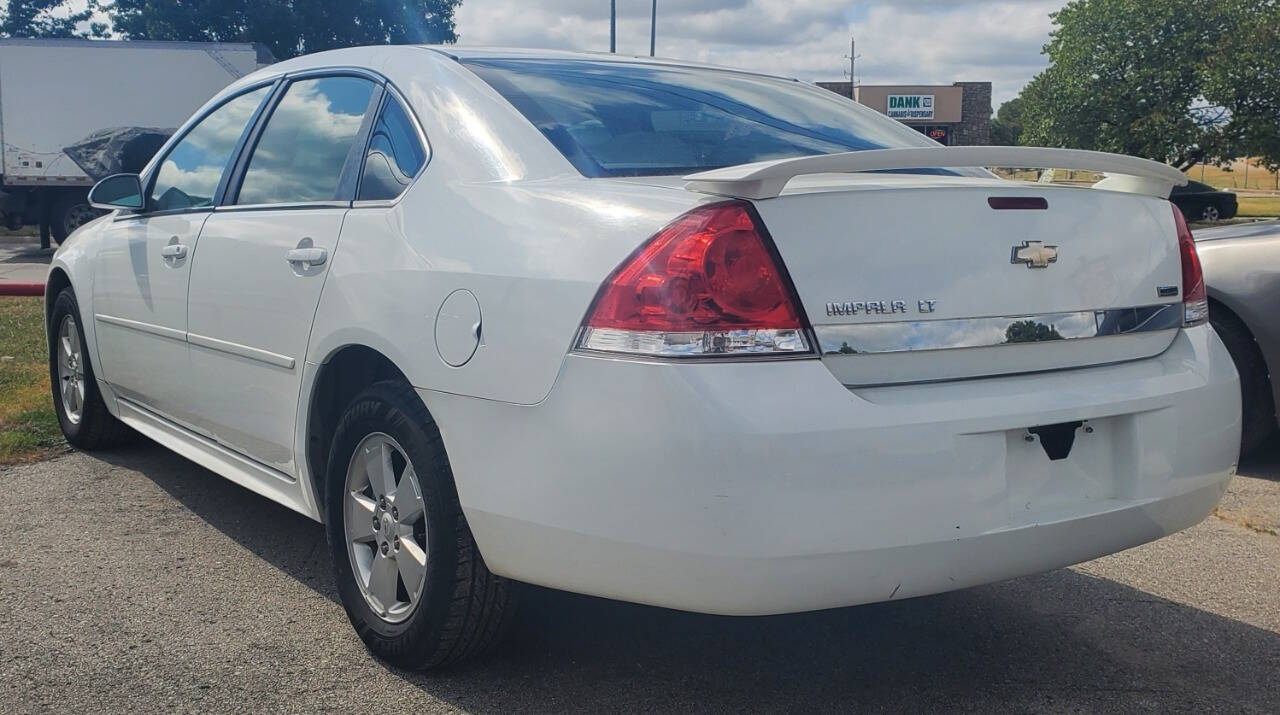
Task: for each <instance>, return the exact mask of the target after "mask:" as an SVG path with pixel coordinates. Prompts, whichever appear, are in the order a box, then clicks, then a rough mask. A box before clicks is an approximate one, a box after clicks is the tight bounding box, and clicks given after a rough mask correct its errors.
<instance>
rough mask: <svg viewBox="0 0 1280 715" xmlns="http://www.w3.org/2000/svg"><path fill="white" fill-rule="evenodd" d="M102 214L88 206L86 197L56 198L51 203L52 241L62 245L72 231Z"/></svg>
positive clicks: (71, 195)
mask: <svg viewBox="0 0 1280 715" xmlns="http://www.w3.org/2000/svg"><path fill="white" fill-rule="evenodd" d="M104 213H106V212H105V211H99V210H98V209H95V208H94V207H92V206H90V205H89V199H88V197H85V196H79V195H76V194H67V195H65V196H60V197H58V198H57V199H55V200H54V202H53V218H52V219H51V225H50V226H49V230H50V232H51V233H53V240H54V241H56V242H57V243H58V245H62V242H63V241H65V240H67V236H70V235H71V233H72V232H73V231H75V230H76V229H77V228H80V227H81V226H83V225H85V224H86V223H89V222H90V221H92V220H94V219H95V218H98V217H99V216H101V215H103V214H104Z"/></svg>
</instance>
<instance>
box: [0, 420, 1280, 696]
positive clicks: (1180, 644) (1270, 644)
mask: <svg viewBox="0 0 1280 715" xmlns="http://www.w3.org/2000/svg"><path fill="white" fill-rule="evenodd" d="M1241 471H1242V473H1243V474H1246V475H1249V476H1243V477H1240V478H1237V479H1236V480H1235V482H1234V484H1233V486H1232V490H1231V493H1230V494H1229V495H1228V497H1227V500H1226V501H1225V502H1224V505H1223V507H1222V509H1221V510H1220V516H1215V517H1210V518H1209V519H1208V520H1207V521H1205V522H1204V523H1203V524H1201V525H1199V526H1196V527H1194V528H1192V529H1190V530H1188V531H1186V532H1183V533H1181V534H1177V535H1175V536H1172V537H1169V538H1167V539H1164V540H1161V541H1158V542H1155V543H1153V544H1149V545H1147V546H1143V547H1139V548H1137V549H1133V550H1131V551H1128V552H1125V553H1122V554H1118V555H1115V556H1111V557H1107V558H1104V559H1100V560H1097V561H1093V562H1090V563H1088V564H1084V565H1082V566H1079V567H1076V568H1072V569H1064V570H1060V571H1055V572H1052V573H1048V574H1044V575H1040V576H1032V577H1028V578H1022V579H1017V580H1014V581H1009V582H1005V583H1000V584H995V585H991V586H984V587H980V588H973V589H968V590H965V591H959V592H955V593H950V594H943V595H940V596H931V597H926V598H918V599H913V600H906V601H901V602H893V603H886V604H876V605H871V606H862V607H857V608H846V609H839V610H833V611H824V612H819V613H809V614H801V615H794V616H781V617H767V618H726V617H711V616H700V615H693V614H688V613H680V612H675V611H668V610H663V609H658V608H650V607H644V606H635V605H629V604H623V603H617V602H612V601H606V600H602V599H595V598H589V597H584V596H576V595H571V594H565V593H558V592H553V591H548V590H543V589H534V588H529V589H527V591H526V592H525V593H524V600H523V606H522V610H521V614H520V617H519V618H518V620H517V624H516V626H515V627H514V629H513V631H512V633H511V635H510V637H509V639H508V641H507V642H506V644H505V645H504V646H503V647H502V648H501V650H500V651H499V652H498V653H497V654H496V655H495V656H493V657H491V658H490V659H488V660H486V661H483V662H476V663H470V664H466V665H464V666H461V667H457V668H454V669H452V670H449V671H446V672H443V673H438V674H429V675H422V674H417V673H406V672H401V671H397V670H394V669H391V668H389V667H387V666H385V665H383V664H382V663H380V662H379V661H377V660H375V659H374V658H372V657H371V656H370V655H369V654H368V653H367V652H366V651H365V650H364V648H363V647H362V645H361V643H360V641H359V640H358V639H357V638H356V636H355V634H354V633H353V632H352V630H351V628H350V626H349V625H348V623H347V621H346V617H345V615H344V614H343V611H342V608H341V607H340V606H339V605H338V603H337V602H336V601H335V592H334V588H333V581H332V577H331V575H330V566H329V557H328V551H327V548H326V546H325V544H324V534H323V532H322V530H321V527H320V526H319V525H318V524H315V523H313V522H311V521H309V520H307V519H306V518H304V517H302V516H299V515H296V514H294V513H293V512H290V511H289V510H287V509H285V508H283V507H280V506H276V505H275V504H273V503H271V502H268V501H267V500H266V499H263V498H261V497H258V496H256V495H254V494H251V493H250V492H248V491H245V490H244V489H241V488H240V487H237V486H235V485H233V484H231V483H230V482H227V481H225V480H223V479H221V478H219V477H217V476H215V475H213V474H212V473H210V472H208V471H206V470H204V469H201V468H199V467H197V466H195V465H194V464H192V463H190V462H188V461H186V460H184V459H182V458H181V457H178V456H176V455H173V454H171V453H169V452H167V451H165V450H163V449H161V448H159V447H156V446H154V445H150V444H142V445H138V446H134V447H130V448H128V449H125V450H121V451H117V452H112V453H108V454H103V455H100V456H94V457H91V456H87V455H83V454H68V455H65V456H61V457H59V458H56V459H53V460H50V461H45V462H39V463H35V464H28V465H20V466H16V467H10V468H0V712H5V713H8V712H59V713H62V712H94V713H99V712H111V713H114V712H132V713H138V712H145V713H154V712H165V713H168V712H223V711H226V712H254V713H258V712H307V713H312V712H321V711H342V712H355V713H374V714H378V713H389V712H417V713H429V712H443V711H469V712H478V713H495V712H512V711H521V712H623V711H625V712H635V711H658V712H673V711H674V712H693V711H696V712H704V711H713V712H740V711H784V710H785V711H800V712H828V711H845V712H847V711H855V710H876V711H911V712H922V711H940V710H945V711H979V712H995V711H999V712H1008V711H1055V712H1057V711H1084V712H1107V711H1125V712H1131V711H1153V712H1170V711H1196V712H1203V711H1230V712H1259V713H1264V712H1270V713H1275V712H1280V536H1277V535H1276V534H1277V533H1280V449H1277V450H1275V451H1273V452H1272V453H1271V454H1269V455H1267V456H1265V457H1264V458H1262V459H1260V460H1255V461H1254V462H1252V463H1246V464H1245V465H1243V466H1242V468H1241Z"/></svg>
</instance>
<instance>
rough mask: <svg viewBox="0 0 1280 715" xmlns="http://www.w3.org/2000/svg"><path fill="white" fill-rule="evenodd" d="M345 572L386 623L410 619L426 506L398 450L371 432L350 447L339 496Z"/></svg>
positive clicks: (421, 578)
mask: <svg viewBox="0 0 1280 715" xmlns="http://www.w3.org/2000/svg"><path fill="white" fill-rule="evenodd" d="M343 494H344V504H343V529H344V532H345V533H346V537H347V538H346V541H347V554H348V556H349V557H350V559H351V570H352V572H353V573H354V574H355V579H356V584H357V585H358V586H359V587H360V593H361V595H363V596H364V599H365V602H366V603H367V604H368V605H369V608H371V609H372V610H373V612H374V613H376V614H378V616H379V617H380V618H382V619H383V620H385V621H387V622H389V623H399V622H401V621H404V620H405V619H407V618H408V617H409V616H410V615H412V614H413V611H414V608H415V607H416V606H417V605H418V601H419V600H421V598H422V592H423V587H424V585H425V583H426V576H427V553H428V549H427V530H426V502H425V501H423V498H422V492H421V488H420V487H419V486H418V478H417V476H416V474H415V473H414V470H413V465H412V464H411V463H410V462H409V459H408V457H407V456H405V452H404V449H402V448H401V447H400V445H399V444H398V443H397V442H396V441H395V440H394V439H393V438H392V437H391V436H390V435H387V434H383V433H381V432H375V433H373V434H370V435H368V436H367V437H365V438H364V439H363V440H361V441H360V444H358V445H356V449H355V452H354V453H353V454H352V455H351V462H350V464H349V465H348V466H347V477H346V488H345V489H344V490H343Z"/></svg>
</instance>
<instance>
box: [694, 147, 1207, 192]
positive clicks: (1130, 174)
mask: <svg viewBox="0 0 1280 715" xmlns="http://www.w3.org/2000/svg"><path fill="white" fill-rule="evenodd" d="M985 166H1004V167H1026V168H1037V169H1046V168H1055V169H1075V170H1080V171H1101V172H1104V173H1106V175H1107V178H1105V179H1103V180H1102V181H1099V182H1098V183H1096V184H1094V188H1099V189H1109V190H1111V191H1123V192H1126V193H1131V194H1145V195H1147V196H1155V197H1157V198H1164V199H1167V198H1169V192H1170V191H1171V190H1173V187H1175V186H1185V185H1186V183H1187V177H1186V175H1184V174H1183V173H1182V172H1181V171H1178V170H1177V169H1175V168H1173V167H1172V166H1168V165H1165V164H1161V163H1159V162H1155V161H1150V160H1148V159H1139V158H1137V157H1133V156H1124V155H1122V154H1108V153H1106V152H1101V151H1083V150H1080V149H1044V148H1040V147H1024V146H938V147H919V148H909V149H868V150H866V151H850V152H845V153H843V154H822V155H818V156H801V157H796V158H794V159H775V160H773V161H759V162H755V163H752V164H739V165H738V166H729V167H725V168H723V169H713V170H711V171H703V172H699V173H697V174H690V175H688V176H686V177H684V180H685V186H686V187H687V188H689V189H691V190H693V191H701V192H704V193H708V194H720V195H724V196H736V197H740V198H744V199H771V198H774V197H776V196H778V195H779V194H781V193H782V190H783V188H785V187H786V185H787V182H788V181H791V179H793V178H795V177H797V176H803V175H805V174H849V173H857V172H864V171H883V170H892V169H925V168H934V167H937V168H947V167H953V168H958V167H985Z"/></svg>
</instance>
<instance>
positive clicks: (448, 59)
mask: <svg viewBox="0 0 1280 715" xmlns="http://www.w3.org/2000/svg"><path fill="white" fill-rule="evenodd" d="M993 165H1000V166H1049V167H1058V168H1081V169H1095V170H1101V171H1104V172H1107V173H1108V178H1107V179H1105V180H1104V181H1102V182H1101V183H1100V184H1098V185H1096V186H1094V187H1092V188H1090V187H1060V186H1051V185H1043V184H1026V183H1016V182H1009V181H1003V180H1000V179H998V178H996V177H995V176H993V175H992V174H990V173H988V172H986V171H985V170H983V169H980V168H972V167H982V166H993ZM1183 181H1185V179H1184V178H1183V177H1182V175H1181V174H1179V173H1178V172H1176V171H1173V170H1172V169H1169V168H1168V167H1164V166H1161V165H1158V164H1154V163H1151V162H1147V161H1144V160H1139V159H1133V158H1129V157H1121V156H1114V155H1109V154H1098V153H1090V152H1072V151H1065V150H1047V149H1028V148H1007V147H1005V148H989V147H941V146H938V145H937V144H935V143H933V142H932V141H930V140H928V139H926V138H924V137H923V136H921V135H920V134H918V133H916V132H915V131H913V130H911V129H909V128H907V127H904V126H902V125H900V124H898V123H896V122H894V121H892V120H889V119H887V118H885V117H883V116H880V115H878V114H876V113H874V112H872V111H869V110H867V109H865V108H863V107H860V106H858V105H856V104H854V103H852V102H850V101H849V100H847V99H844V98H842V97H839V96H837V95H835V94H832V93H830V92H828V91H826V90H823V89H819V88H817V87H814V86H811V85H808V84H806V83H802V82H797V81H793V80H785V79H779V78H774V77H768V76H762V75H759V74H752V73H748V72H739V71H733V70H727V69H718V68H709V67H701V66H692V65H688V64H682V63H677V62H668V61H655V60H648V59H633V58H623V57H618V56H608V55H585V54H572V53H562V52H515V51H497V50H493V51H489V50H482V49H465V50H464V49H461V48H453V47H376V48H357V49H350V50H339V51H334V52H326V53H322V54H317V55H312V56H308V57H302V58H298V59H294V60H290V61H287V62H282V63H280V64H276V65H272V66H271V67H268V68H266V69H264V70H262V71H259V72H257V73H255V74H252V75H249V76H247V77H244V78H243V79H241V80H239V81H237V82H236V83H235V84H233V85H232V86H230V87H228V88H227V89H226V90H224V91H223V92H222V93H221V94H219V95H218V96H217V97H215V98H213V99H212V100H211V101H210V102H209V103H208V104H206V105H205V106H204V107H203V108H202V109H200V110H199V111H198V112H197V113H196V114H195V116H194V117H193V118H192V119H191V120H190V121H188V122H187V124H186V125H185V126H183V127H182V128H181V129H180V130H179V131H178V132H177V133H176V134H175V135H174V137H173V138H172V139H171V140H170V141H169V142H168V144H167V145H166V146H165V147H164V148H163V149H161V151H160V152H159V153H158V154H157V156H156V158H155V159H154V160H152V162H151V164H150V165H149V166H148V167H147V168H146V169H145V170H144V171H143V173H142V174H141V175H140V176H135V175H119V176H114V177H110V178H108V179H105V180H104V181H102V182H101V183H100V184H99V185H98V186H96V187H95V188H94V190H93V194H92V200H93V202H94V203H95V204H96V205H97V206H99V207H103V208H110V209H111V210H112V211H111V213H110V214H109V215H107V216H104V217H103V218H101V219H98V220H96V221H94V222H92V223H91V224H88V225H87V226H85V227H84V228H82V229H80V230H79V231H77V232H76V233H75V235H73V236H72V237H71V239H70V240H68V241H67V242H66V243H65V244H64V245H63V246H62V248H61V249H59V251H58V253H57V254H56V256H55V257H54V260H53V265H52V268H51V271H50V273H49V276H48V292H47V296H48V298H47V303H48V320H47V325H48V333H49V343H50V370H51V373H52V376H53V384H54V387H53V393H54V400H55V402H56V404H57V411H58V417H59V419H60V421H61V423H62V428H63V431H64V432H65V434H66V436H67V439H68V440H69V441H70V442H71V443H72V444H73V445H75V446H77V447H80V448H82V449H96V448H103V447H107V446H110V445H112V444H115V443H118V442H119V441H121V440H123V439H125V438H127V437H128V436H130V435H131V434H133V433H134V432H140V433H142V434H143V435H145V436H147V437H149V438H151V439H153V440H155V441H156V442H159V443H160V444H162V445H164V446H166V447H169V448H170V449H173V450H174V451H176V452H178V453H179V454H182V455H184V456H186V457H187V458H189V459H191V460H193V461H195V462H197V463H199V464H201V465H203V466H205V467H207V468H208V469H210V470H212V471H214V472H216V473H218V474H221V475H223V476H225V477H227V478H228V479H231V480H233V481H235V482H236V483H238V484H241V485H243V486H245V487H247V488H249V489H252V490H254V491H256V492H258V493H260V494H262V495H264V496H266V497H268V498H270V499H274V500H276V501H278V502H280V503H281V504H284V505H285V506H287V507H289V508H291V509H295V510H297V511H299V512H301V513H303V514H306V515H307V516H309V517H311V518H313V519H317V520H320V521H323V522H324V524H325V525H326V527H327V533H328V538H329V543H330V545H331V548H332V553H333V558H334V565H335V568H336V574H337V584H338V587H339V590H340V593H341V598H342V602H343V604H344V606H345V607H346V610H347V613H348V614H349V616H350V618H351V621H352V623H353V624H354V625H355V627H356V630H357V631H358V632H359V634H360V636H361V637H362V638H363V639H364V640H365V642H366V643H367V644H368V646H369V647H370V649H371V650H372V651H373V652H375V653H377V654H379V655H380V656H382V657H384V658H386V659H388V660H390V661H392V662H394V663H396V664H398V665H402V666H408V667H420V668H425V667H434V666H440V665H444V664H448V663H452V662H455V661H457V660H459V659H462V658H465V657H467V656H470V655H473V654H475V653H477V652H479V651H481V650H482V649H484V648H486V647H487V646H489V645H490V644H492V643H493V642H495V641H496V639H497V638H498V636H499V634H500V633H501V630H502V626H503V624H504V623H505V622H506V621H507V619H508V616H509V615H510V614H511V612H512V598H513V596H514V592H515V586H514V582H529V583H535V584H541V585H544V586H550V587H553V588H559V589H566V590H570V591H576V592H580V593H586V594H595V595H599V596H605V597H609V598H617V599H623V600H627V601H635V602H640V603H648V604H655V605H660V606H667V607H671V608H679V609H686V610H690V611H700V612H707V613H719V614H741V615H749V614H770V613H785V612H794V611H804V610H810V609H821V608H831V607H836V606H846V605H852V604H859V603H867V602H872V601H881V600H886V599H901V598H908V597H911V596H918V595H921V594H929V593H937V592H940V591H945V590H948V589H955V588H962V587H965V586H971V585H974V584H980V583H986V582H990V581H995V580H998V579H1005V578H1009V577H1013V576H1017V575H1021V574H1028V573H1033V572H1038V571H1044V570H1048V569H1054V568H1058V567H1061V566H1064V565H1067V564H1072V563H1076V562H1079V561H1083V560H1086V559H1092V558H1094V557H1097V556H1101V555H1103V554H1108V553H1112V552H1115V551H1118V550H1121V549H1125V548H1128V547H1131V546H1134V545H1136V544H1141V543H1143V542H1146V541H1149V540H1152V539H1156V538H1159V537H1161V536H1164V535H1166V534H1169V533H1172V532H1174V531H1177V530H1179V529H1184V528H1186V527H1188V526H1191V525H1192V524H1195V523H1196V522H1198V521H1199V520H1201V519H1203V518H1204V517H1205V515H1206V514H1208V513H1209V511H1210V510H1211V509H1212V508H1213V507H1214V505H1215V504H1216V503H1217V501H1218V499H1219V497H1220V496H1221V495H1222V493H1223V490H1224V489H1225V488H1226V485H1227V482H1228V480H1229V479H1230V478H1231V475H1232V474H1233V472H1234V470H1235V463H1236V459H1237V446H1238V445H1239V443H1240V395H1239V386H1238V382H1237V377H1236V373H1235V369H1234V368H1233V366H1232V362H1231V358H1230V357H1229V356H1228V355H1227V352H1226V351H1225V349H1224V348H1223V346H1222V343H1221V342H1219V340H1218V338H1217V336H1216V335H1215V334H1214V332H1213V330H1212V329H1211V328H1210V327H1209V326H1208V325H1207V324H1206V322H1205V317H1206V315H1205V314H1206V303H1205V292H1204V284H1203V279H1202V277H1201V272H1200V267H1199V262H1198V259H1197V256H1196V250H1195V245H1194V243H1192V241H1191V236H1190V234H1189V232H1187V230H1186V227H1185V225H1184V224H1183V222H1182V219H1181V216H1180V214H1179V213H1178V212H1177V211H1176V210H1175V209H1174V208H1173V206H1172V205H1171V204H1170V203H1169V202H1168V200H1167V196H1168V194H1169V191H1170V189H1171V187H1172V186H1174V185H1176V184H1179V183H1181V182H1183Z"/></svg>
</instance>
